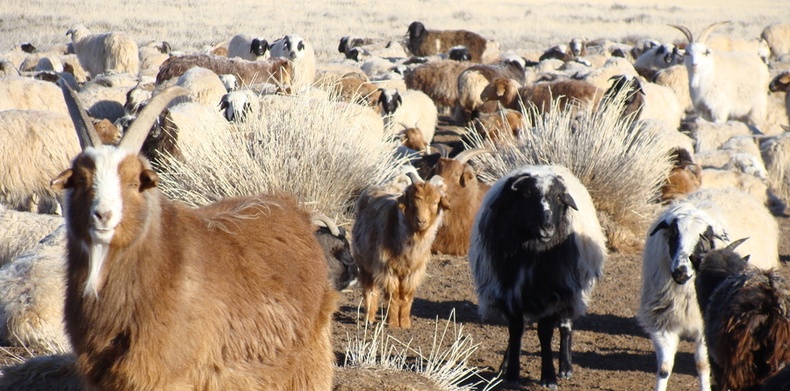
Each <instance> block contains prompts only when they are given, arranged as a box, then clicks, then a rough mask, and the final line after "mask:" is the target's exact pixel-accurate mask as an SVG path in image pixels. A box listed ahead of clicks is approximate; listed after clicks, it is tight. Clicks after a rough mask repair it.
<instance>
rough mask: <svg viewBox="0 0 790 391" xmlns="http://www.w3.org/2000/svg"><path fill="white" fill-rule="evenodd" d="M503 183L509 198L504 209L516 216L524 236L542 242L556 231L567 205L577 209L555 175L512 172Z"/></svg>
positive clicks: (553, 235)
mask: <svg viewBox="0 0 790 391" xmlns="http://www.w3.org/2000/svg"><path fill="white" fill-rule="evenodd" d="M505 186H506V189H507V191H508V192H509V193H510V197H511V198H512V204H511V205H510V207H509V208H508V209H506V210H508V212H507V213H509V214H512V215H513V216H517V219H516V224H517V226H518V228H519V229H520V230H521V231H522V232H523V233H524V234H525V235H527V237H528V238H530V239H537V240H539V241H540V242H542V243H547V242H550V241H551V240H552V239H554V238H555V237H556V236H557V235H558V233H560V230H561V229H560V228H561V227H562V226H563V225H564V219H565V216H566V213H567V210H568V207H571V208H573V209H577V210H578V208H577V207H576V202H575V201H574V200H573V197H571V195H570V194H568V191H567V188H566V187H565V184H563V183H562V181H560V180H559V179H558V178H557V177H555V176H550V177H543V176H531V175H523V176H516V177H513V178H511V179H510V180H509V181H508V183H506V184H505Z"/></svg>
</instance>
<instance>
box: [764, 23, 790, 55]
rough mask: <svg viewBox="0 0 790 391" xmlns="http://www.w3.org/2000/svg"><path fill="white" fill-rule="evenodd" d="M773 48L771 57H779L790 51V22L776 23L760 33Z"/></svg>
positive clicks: (769, 46)
mask: <svg viewBox="0 0 790 391" xmlns="http://www.w3.org/2000/svg"><path fill="white" fill-rule="evenodd" d="M760 38H762V39H764V40H765V42H766V43H767V44H768V48H770V49H771V57H773V58H779V57H781V56H782V55H784V54H787V53H790V24H787V23H774V24H772V25H770V26H768V27H766V28H765V29H764V30H763V32H762V33H761V34H760Z"/></svg>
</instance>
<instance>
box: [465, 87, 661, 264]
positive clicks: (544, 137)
mask: <svg viewBox="0 0 790 391" xmlns="http://www.w3.org/2000/svg"><path fill="white" fill-rule="evenodd" d="M623 98H624V96H617V97H615V99H614V100H613V102H612V103H611V104H609V105H606V106H605V107H603V108H602V109H601V110H595V109H590V110H565V111H563V110H559V108H558V107H556V105H555V107H553V108H552V109H551V110H550V112H549V113H547V114H545V115H537V114H536V113H534V110H535V108H534V107H533V108H531V110H532V111H533V114H534V115H530V116H525V121H529V117H532V118H536V120H535V123H534V124H533V123H526V124H525V129H531V131H527V132H523V133H522V134H521V135H520V136H519V137H518V138H511V139H509V140H503V141H501V142H498V143H496V144H493V145H491V147H492V148H493V149H494V150H495V152H494V153H492V154H490V155H484V156H480V157H478V158H476V159H478V160H477V161H478V162H480V163H482V164H481V169H480V171H481V173H480V175H481V178H482V179H483V180H484V181H486V182H494V181H496V180H497V179H499V178H500V177H502V176H503V175H505V174H507V173H508V172H510V171H511V170H513V169H515V168H517V167H521V166H524V165H531V164H559V165H563V166H565V167H567V168H568V169H569V170H570V171H571V172H573V174H574V175H576V177H578V178H579V180H581V181H582V183H583V184H584V185H585V186H586V187H587V190H588V191H589V192H590V195H591V196H592V198H593V202H594V203H595V207H596V209H597V212H598V218H599V220H600V222H601V226H602V227H603V228H604V230H606V234H607V238H608V241H609V246H610V247H612V248H614V249H615V250H618V251H621V252H630V251H636V250H638V249H639V248H641V246H642V245H643V238H644V234H645V231H646V230H647V226H648V224H649V222H650V221H651V219H652V216H653V214H654V213H655V209H656V206H655V201H656V199H657V195H658V194H659V188H660V186H661V183H662V182H663V180H664V178H666V176H667V174H668V173H669V171H670V169H671V168H672V164H671V163H670V160H669V154H668V151H667V150H666V148H664V146H663V145H662V144H661V143H659V142H658V140H657V139H656V136H655V135H653V134H651V133H649V132H632V131H630V128H629V124H630V123H631V122H632V121H631V119H630V118H621V117H620V115H619V113H620V112H622V104H623V103H622V101H623ZM473 144H475V145H474V146H483V144H484V143H483V142H482V141H481V140H475V141H473Z"/></svg>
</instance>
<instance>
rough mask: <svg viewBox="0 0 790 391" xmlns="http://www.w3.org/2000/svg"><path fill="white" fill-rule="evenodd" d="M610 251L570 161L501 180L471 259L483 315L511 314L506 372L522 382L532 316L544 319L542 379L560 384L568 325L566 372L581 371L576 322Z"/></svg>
mask: <svg viewBox="0 0 790 391" xmlns="http://www.w3.org/2000/svg"><path fill="white" fill-rule="evenodd" d="M606 257H607V250H606V238H605V236H604V233H603V229H602V228H601V225H600V223H599V222H598V219H597V217H596V212H595V206H594V205H593V202H592V198H591V197H590V194H589V193H588V192H587V189H586V188H585V187H584V185H582V183H581V182H580V181H579V180H578V179H577V178H576V177H575V176H574V175H573V174H572V173H571V172H570V171H569V170H568V169H567V168H565V167H563V166H556V165H554V166H524V167H521V168H518V169H515V170H513V171H511V172H510V173H508V174H507V175H505V176H504V177H502V178H500V179H499V180H497V181H496V183H494V185H493V186H492V187H491V189H490V190H489V191H488V193H487V194H486V196H485V198H484V199H483V203H482V204H481V205H480V208H479V210H478V212H477V216H476V217H475V222H474V227H473V229H472V244H471V247H470V249H469V262H470V267H471V269H472V277H473V280H474V283H475V291H476V292H477V298H478V303H479V304H478V307H479V311H480V315H481V316H482V317H483V318H484V319H490V318H491V317H493V316H494V315H496V314H499V313H501V314H504V316H505V318H506V319H507V322H508V330H509V338H508V346H507V349H506V350H505V354H504V358H503V360H502V366H501V367H500V372H504V379H505V381H506V382H509V383H517V382H518V379H519V370H520V364H519V361H520V355H521V337H522V335H523V333H524V319H525V317H526V318H527V319H529V320H530V321H532V320H537V321H538V338H539V340H540V346H541V361H542V364H541V374H540V383H541V385H542V386H544V387H550V388H555V387H556V386H557V374H556V372H555V369H554V364H552V353H551V339H552V334H553V333H554V327H555V325H556V324H557V323H559V328H560V370H559V376H560V377H561V378H569V377H571V376H572V374H573V368H572V364H571V346H570V344H571V338H572V336H571V335H572V320H573V319H575V318H577V317H579V316H581V315H583V314H584V313H585V312H586V310H587V304H588V301H589V299H590V295H591V291H592V288H593V287H594V285H595V282H596V281H597V280H598V279H599V278H600V276H601V274H602V268H603V264H604V262H605V260H606Z"/></svg>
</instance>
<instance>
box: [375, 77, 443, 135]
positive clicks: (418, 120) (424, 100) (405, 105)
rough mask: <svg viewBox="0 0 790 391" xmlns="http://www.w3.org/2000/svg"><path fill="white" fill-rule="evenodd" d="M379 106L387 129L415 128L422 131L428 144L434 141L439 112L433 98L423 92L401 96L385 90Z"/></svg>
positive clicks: (412, 92) (380, 97) (413, 92)
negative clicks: (397, 127)
mask: <svg viewBox="0 0 790 391" xmlns="http://www.w3.org/2000/svg"><path fill="white" fill-rule="evenodd" d="M377 104H378V106H379V107H380V108H381V116H382V118H384V126H385V128H389V129H390V130H393V129H395V127H396V126H403V127H404V128H412V127H413V128H417V129H420V131H422V134H423V136H424V137H425V140H426V141H427V142H429V143H430V142H431V140H433V134H434V132H436V122H437V121H438V111H437V110H436V105H434V104H433V101H432V100H431V98H429V97H428V95H425V94H424V93H423V92H422V91H417V90H407V91H406V92H404V93H402V94H401V93H400V92H398V91H395V90H392V89H383V90H382V91H381V95H379V100H378V103H377Z"/></svg>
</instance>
